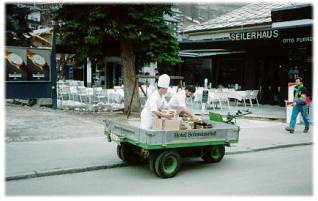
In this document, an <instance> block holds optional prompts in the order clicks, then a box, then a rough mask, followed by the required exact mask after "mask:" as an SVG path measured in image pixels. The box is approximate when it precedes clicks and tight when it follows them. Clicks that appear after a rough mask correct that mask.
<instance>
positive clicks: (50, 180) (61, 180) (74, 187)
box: [6, 145, 313, 196]
mask: <svg viewBox="0 0 318 201" xmlns="http://www.w3.org/2000/svg"><path fill="white" fill-rule="evenodd" d="M312 166H313V164H312V146H310V145H309V146H301V147H294V148H284V149H276V150H267V151H261V152H255V153H245V154H236V155H228V156H225V158H224V159H223V160H222V161H221V162H220V163H217V164H205V163H203V162H202V161H201V160H200V159H195V160H186V161H185V162H184V165H183V167H182V169H181V171H180V172H179V173H178V174H177V176H176V177H174V178H170V179H161V178H158V177H156V176H155V175H154V174H153V173H152V172H151V171H150V170H149V169H148V166H146V165H145V166H129V167H121V168H113V169H107V170H99V171H90V172H85V173H77V174H66V175H59V176H49V177H40V178H35V179H26V180H18V181H9V182H6V194H7V195H37V196H38V195H183V196H184V195H222V196H230V195H235V196H244V195H284V196H295V195H302V196H310V195H312V193H313V185H312V182H313V177H312V176H313V172H312V171H313V169H312Z"/></svg>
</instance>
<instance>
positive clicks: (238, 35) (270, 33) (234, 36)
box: [230, 29, 279, 41]
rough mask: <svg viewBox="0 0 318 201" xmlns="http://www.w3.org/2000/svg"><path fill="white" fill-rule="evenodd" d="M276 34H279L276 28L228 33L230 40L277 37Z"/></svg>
mask: <svg viewBox="0 0 318 201" xmlns="http://www.w3.org/2000/svg"><path fill="white" fill-rule="evenodd" d="M278 36H279V32H278V30H276V29H274V30H265V31H251V32H234V33H230V39H231V40H232V41H242V40H259V39H273V38H278Z"/></svg>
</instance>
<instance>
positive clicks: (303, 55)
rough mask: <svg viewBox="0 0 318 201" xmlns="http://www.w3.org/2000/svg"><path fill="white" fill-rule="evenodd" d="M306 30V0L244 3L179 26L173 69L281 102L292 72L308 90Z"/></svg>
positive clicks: (194, 79) (309, 38)
mask: <svg viewBox="0 0 318 201" xmlns="http://www.w3.org/2000/svg"><path fill="white" fill-rule="evenodd" d="M312 31H313V19H312V5H311V4H300V3H299V4H298V3H281V4H274V3H256V4H255V3H252V4H248V5H246V6H243V7H241V8H238V9H236V10H233V11H232V12H230V13H228V14H225V15H222V16H220V17H218V18H215V19H213V20H210V21H208V22H205V23H202V24H200V25H194V26H190V27H188V28H187V29H185V30H184V32H183V33H184V35H183V41H182V42H181V43H180V47H181V50H182V51H181V56H182V58H183V60H184V63H183V64H181V65H180V66H178V67H177V69H175V70H176V71H178V72H179V74H180V75H184V76H185V77H186V80H187V81H188V82H189V83H192V84H195V85H201V86H202V85H203V80H204V79H205V78H208V79H209V81H210V82H211V85H212V87H217V86H220V85H222V86H223V87H234V86H239V88H241V89H246V90H247V89H258V90H260V101H261V102H262V103H264V104H278V105H284V100H287V94H288V82H292V81H293V80H294V78H295V77H296V76H301V77H303V79H304V83H305V85H306V86H307V87H308V89H309V90H310V91H312V85H313V84H312V80H313V77H312V76H313V73H312V72H313V68H312V67H313V45H312V44H313V35H312Z"/></svg>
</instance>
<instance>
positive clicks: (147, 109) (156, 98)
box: [140, 90, 168, 129]
mask: <svg viewBox="0 0 318 201" xmlns="http://www.w3.org/2000/svg"><path fill="white" fill-rule="evenodd" d="M167 107H168V104H167V101H166V99H165V97H164V96H160V94H159V91H158V90H156V91H154V92H153V93H152V94H151V95H150V96H149V97H148V99H147V101H146V104H145V106H144V108H143V110H142V111H141V114H140V128H143V129H151V126H152V120H153V118H154V116H155V114H153V113H152V112H154V111H160V110H162V109H164V108H167Z"/></svg>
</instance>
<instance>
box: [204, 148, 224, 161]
mask: <svg viewBox="0 0 318 201" xmlns="http://www.w3.org/2000/svg"><path fill="white" fill-rule="evenodd" d="M224 154H225V148H224V145H214V146H208V147H206V148H204V149H203V155H202V156H201V157H202V159H203V160H204V161H205V162H208V163H217V162H220V161H221V160H222V159H223V156H224Z"/></svg>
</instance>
